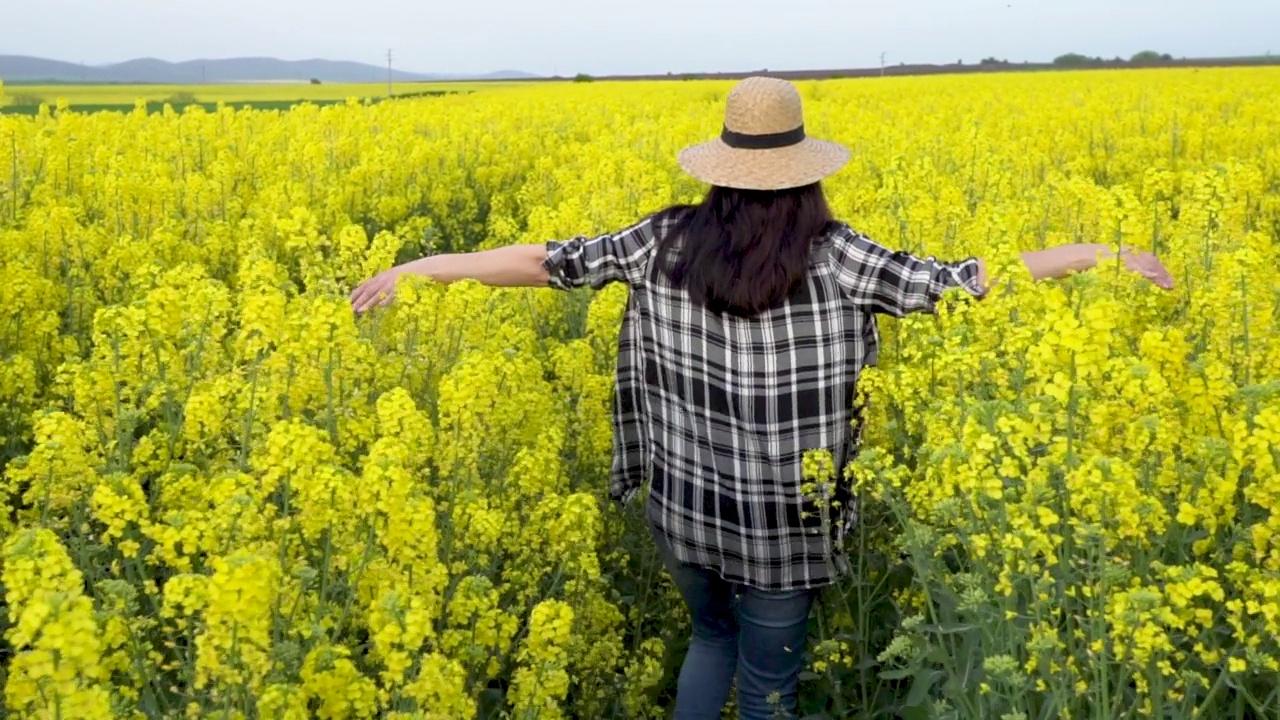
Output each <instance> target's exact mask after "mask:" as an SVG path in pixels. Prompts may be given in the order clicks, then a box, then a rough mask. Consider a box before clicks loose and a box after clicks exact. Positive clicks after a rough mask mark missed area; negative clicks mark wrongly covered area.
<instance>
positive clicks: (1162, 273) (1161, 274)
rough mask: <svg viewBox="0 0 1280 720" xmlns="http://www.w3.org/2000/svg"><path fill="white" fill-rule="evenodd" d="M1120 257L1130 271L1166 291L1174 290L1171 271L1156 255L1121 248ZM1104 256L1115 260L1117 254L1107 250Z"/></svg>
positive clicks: (1144, 251)
mask: <svg viewBox="0 0 1280 720" xmlns="http://www.w3.org/2000/svg"><path fill="white" fill-rule="evenodd" d="M1120 255H1121V256H1122V257H1123V258H1124V266H1125V267H1126V268H1128V269H1129V270H1131V271H1133V272H1136V273H1138V274H1139V275H1141V276H1143V277H1145V278H1146V279H1148V280H1150V281H1151V282H1153V283H1155V284H1156V285H1158V286H1160V287H1162V288H1164V289H1165V290H1172V289H1173V276H1172V275H1170V274H1169V270H1168V269H1167V268H1165V266H1164V263H1162V262H1160V258H1158V257H1156V256H1155V255H1154V254H1152V253H1150V252H1147V251H1146V250H1134V249H1133V248H1121V250H1120ZM1103 256H1104V257H1105V258H1108V259H1113V258H1115V256H1116V254H1115V253H1114V252H1111V249H1110V248H1107V249H1106V251H1105V252H1103Z"/></svg>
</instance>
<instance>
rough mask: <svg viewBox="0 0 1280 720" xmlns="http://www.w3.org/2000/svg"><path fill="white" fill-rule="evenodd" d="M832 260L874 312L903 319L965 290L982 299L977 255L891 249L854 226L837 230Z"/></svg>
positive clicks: (849, 290) (851, 291)
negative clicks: (945, 257)
mask: <svg viewBox="0 0 1280 720" xmlns="http://www.w3.org/2000/svg"><path fill="white" fill-rule="evenodd" d="M831 261H832V263H833V265H834V269H835V275H836V282H837V283H838V284H839V285H840V287H841V288H842V289H843V290H844V291H845V293H846V294H847V295H848V297H849V298H850V299H851V300H853V302H854V303H856V304H858V305H860V306H862V307H863V308H865V309H866V310H867V311H869V312H874V313H882V314H886V315H893V316H895V317H903V316H904V315H907V314H909V313H914V312H934V311H935V309H936V307H937V304H938V300H939V299H940V298H941V297H942V294H943V293H944V292H945V291H946V290H948V289H951V288H960V289H963V290H965V291H966V292H968V293H969V294H970V295H972V296H974V297H977V298H981V297H983V296H984V295H985V294H986V290H985V289H984V288H983V287H982V285H981V284H980V282H979V265H978V259H977V258H973V257H971V258H967V259H965V260H961V261H958V262H943V261H940V260H938V259H937V258H935V257H933V256H929V257H924V258H921V257H916V256H915V255H912V254H911V253H908V252H905V251H902V250H890V249H889V248H887V247H884V246H883V245H880V244H878V243H876V242H874V241H873V240H871V239H870V238H868V237H866V236H864V235H862V234H861V233H858V232H856V231H854V230H852V229H847V228H846V229H842V230H841V231H839V232H837V233H835V234H834V242H833V244H832V246H831Z"/></svg>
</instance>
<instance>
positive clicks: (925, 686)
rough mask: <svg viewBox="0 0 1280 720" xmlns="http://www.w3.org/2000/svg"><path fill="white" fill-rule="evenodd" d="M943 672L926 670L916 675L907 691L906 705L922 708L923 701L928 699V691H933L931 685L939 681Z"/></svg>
mask: <svg viewBox="0 0 1280 720" xmlns="http://www.w3.org/2000/svg"><path fill="white" fill-rule="evenodd" d="M942 677H943V672H942V671H941V670H936V669H934V670H926V671H924V672H921V673H919V674H917V675H916V679H915V681H913V682H912V683H911V689H910V690H909V691H907V704H908V705H918V706H922V704H923V703H924V701H925V700H926V699H927V698H928V697H929V691H930V690H932V689H933V684H934V683H936V682H938V681H939V680H941V679H942Z"/></svg>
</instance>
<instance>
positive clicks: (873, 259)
mask: <svg viewBox="0 0 1280 720" xmlns="http://www.w3.org/2000/svg"><path fill="white" fill-rule="evenodd" d="M663 222H667V223H671V222H674V219H672V220H667V221H663V220H658V219H655V217H649V218H646V219H644V220H642V221H641V222H639V223H638V224H636V225H633V226H631V227H629V228H626V229H625V230H622V231H620V232H617V233H612V234H608V235H601V236H598V237H595V238H590V239H589V238H586V237H582V236H580V237H576V238H574V239H572V240H568V241H555V240H553V241H549V242H547V243H546V247H547V258H546V260H545V261H544V262H543V267H544V268H546V269H547V271H548V272H549V273H550V276H551V277H550V281H549V284H550V286H551V287H554V288H558V289H562V290H568V289H572V288H578V287H584V286H590V287H593V288H597V289H598V288H600V287H602V286H604V285H605V284H606V283H609V282H615V281H616V282H625V283H627V285H629V286H630V290H631V292H630V297H629V300H628V304H627V308H626V312H625V314H624V316H623V321H622V329H621V335H620V336H619V342H618V363H617V371H616V387H615V395H614V407H613V433H614V437H613V467H612V471H611V479H610V494H611V496H612V497H613V499H614V500H615V501H616V502H618V503H620V504H622V505H625V504H626V503H627V502H628V501H629V500H630V499H631V498H632V497H633V496H634V495H635V493H636V492H637V490H639V489H640V488H641V487H642V486H643V485H644V483H645V482H646V481H648V482H649V498H648V519H649V522H651V523H652V524H654V525H655V526H656V527H657V528H658V529H660V530H661V531H662V532H663V533H664V535H665V536H666V538H667V540H668V541H669V542H670V544H671V547H672V550H673V551H674V553H675V555H676V557H677V558H678V559H679V560H681V561H683V562H686V563H692V564H694V565H698V566H701V567H707V568H712V569H715V570H717V571H718V572H719V573H720V575H721V576H722V577H724V578H725V579H726V580H728V581H731V582H738V583H743V584H746V585H751V586H754V587H758V588H762V589H766V590H785V589H793V588H801V587H818V586H822V585H826V584H829V583H831V582H833V581H834V580H835V579H836V578H837V577H838V576H840V575H843V574H844V573H845V572H847V571H848V563H847V561H846V559H845V558H844V556H843V554H842V552H843V544H844V542H843V541H844V538H845V535H846V533H847V532H848V530H849V528H850V527H851V525H852V524H853V522H854V520H855V516H856V508H855V507H854V503H853V502H852V498H851V497H850V492H849V489H848V487H847V484H846V482H845V481H844V480H843V477H842V473H841V472H840V470H842V469H843V467H844V465H845V463H846V462H847V461H848V460H849V459H851V458H852V457H853V453H855V452H856V451H857V447H858V442H859V440H860V427H861V426H860V423H859V422H858V418H857V417H856V413H855V411H854V407H853V402H854V386H855V384H856V382H857V379H858V374H859V371H860V370H861V368H862V367H863V366H864V365H870V364H874V363H875V360H876V350H877V346H878V343H879V335H878V332H877V329H876V322H875V316H874V314H875V313H885V314H889V315H893V316H897V317H901V316H903V315H906V314H907V313H911V312H919V311H925V312H932V311H933V308H934V305H935V304H936V303H937V301H938V299H939V298H940V296H941V295H942V293H943V291H944V290H946V289H947V288H952V287H959V288H964V289H965V290H967V291H969V292H970V293H971V294H973V295H975V296H980V295H981V293H982V289H981V288H980V287H979V285H978V263H977V260H975V259H973V258H970V259H968V260H965V261H963V262H959V263H945V262H939V261H937V260H936V259H934V258H933V257H929V258H918V257H915V256H912V255H910V254H908V253H905V252H900V251H899V252H895V251H892V250H889V249H887V248H885V247H883V246H881V245H878V244H876V243H875V242H873V241H872V240H870V239H868V238H867V237H865V236H863V235H862V234H860V233H858V232H856V231H855V230H853V229H851V228H850V227H848V226H847V225H843V224H838V223H837V224H833V229H832V230H831V231H830V232H828V233H827V234H826V235H825V236H823V237H821V238H817V239H815V241H814V244H813V251H812V260H811V264H810V271H809V275H808V281H807V283H804V284H802V285H801V287H800V289H799V290H798V291H797V292H796V294H795V295H793V296H792V297H791V298H789V299H788V300H787V301H786V302H785V303H784V304H782V305H781V306H779V307H776V308H774V309H772V310H768V311H766V312H763V313H761V314H759V315H757V316H755V317H753V318H738V317H734V316H730V315H727V314H726V315H723V316H717V315H715V314H713V313H711V312H709V311H707V310H706V309H705V308H704V307H702V306H699V305H696V304H694V303H693V302H692V301H691V300H690V299H689V298H688V295H687V293H686V292H685V291H683V290H680V289H677V288H675V287H673V286H672V285H671V284H670V283H669V281H668V280H667V278H666V277H665V275H664V274H663V273H661V272H659V271H657V269H656V268H655V265H654V263H653V262H652V260H653V258H654V256H655V254H656V253H655V248H656V242H657V240H658V238H660V237H662V236H663V233H665V232H667V231H668V230H669V226H662V227H660V226H659V225H661V224H662V223H663ZM811 449H826V450H828V451H830V452H831V454H832V457H833V458H834V459H835V467H836V478H835V488H834V493H833V497H832V499H833V500H838V501H840V502H839V505H833V509H832V510H831V511H830V512H829V513H823V512H822V511H821V510H820V509H819V507H818V506H817V505H815V503H814V502H813V501H812V500H810V499H807V498H806V497H805V496H804V495H803V494H802V493H801V489H800V488H801V484H802V483H803V482H805V481H804V479H803V475H802V471H801V461H802V459H803V456H804V453H805V451H807V450H811ZM824 515H825V516H826V519H825V521H824Z"/></svg>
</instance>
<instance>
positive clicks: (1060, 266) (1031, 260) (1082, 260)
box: [979, 243, 1173, 290]
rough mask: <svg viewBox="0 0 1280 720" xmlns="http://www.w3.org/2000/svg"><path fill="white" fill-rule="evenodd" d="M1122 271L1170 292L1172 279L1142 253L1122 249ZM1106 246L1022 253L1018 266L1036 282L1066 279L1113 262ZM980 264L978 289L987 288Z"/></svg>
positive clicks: (1083, 244)
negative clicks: (1071, 275)
mask: <svg viewBox="0 0 1280 720" xmlns="http://www.w3.org/2000/svg"><path fill="white" fill-rule="evenodd" d="M1120 254H1121V255H1122V257H1123V258H1124V264H1125V267H1126V268H1128V269H1129V270H1131V271H1133V272H1136V273H1138V274H1139V275H1142V276H1143V277H1145V278H1147V279H1148V280H1150V281H1151V282H1153V283H1155V284H1156V285H1158V286H1160V287H1162V288H1164V289H1165V290H1171V289H1173V276H1172V275H1170V274H1169V271H1168V270H1167V269H1165V267H1164V265H1163V264H1161V262H1160V260H1159V259H1158V258H1157V257H1156V256H1155V255H1152V254H1151V253H1149V252H1147V251H1145V250H1133V249H1131V248H1124V249H1123V250H1122V251H1121V253H1120ZM1115 256H1116V254H1115V253H1114V252H1112V250H1111V248H1110V247H1108V246H1107V245H1103V244H1097V243H1079V244H1075V245H1060V246H1058V247H1052V248H1048V249H1046V250H1032V251H1029V252H1024V253H1022V262H1023V264H1024V265H1026V266H1027V270H1029V271H1030V272H1031V276H1032V277H1033V278H1035V279H1036V280H1044V279H1047V278H1060V277H1066V276H1067V275H1069V274H1071V273H1073V272H1083V271H1085V270H1091V269H1093V268H1095V267H1097V265H1098V263H1099V262H1101V261H1103V260H1108V259H1112V258H1115ZM979 262H980V266H981V270H980V271H979V272H980V277H981V278H982V286H983V287H988V284H987V283H988V282H989V277H988V276H987V274H986V263H985V262H981V261H979Z"/></svg>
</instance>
